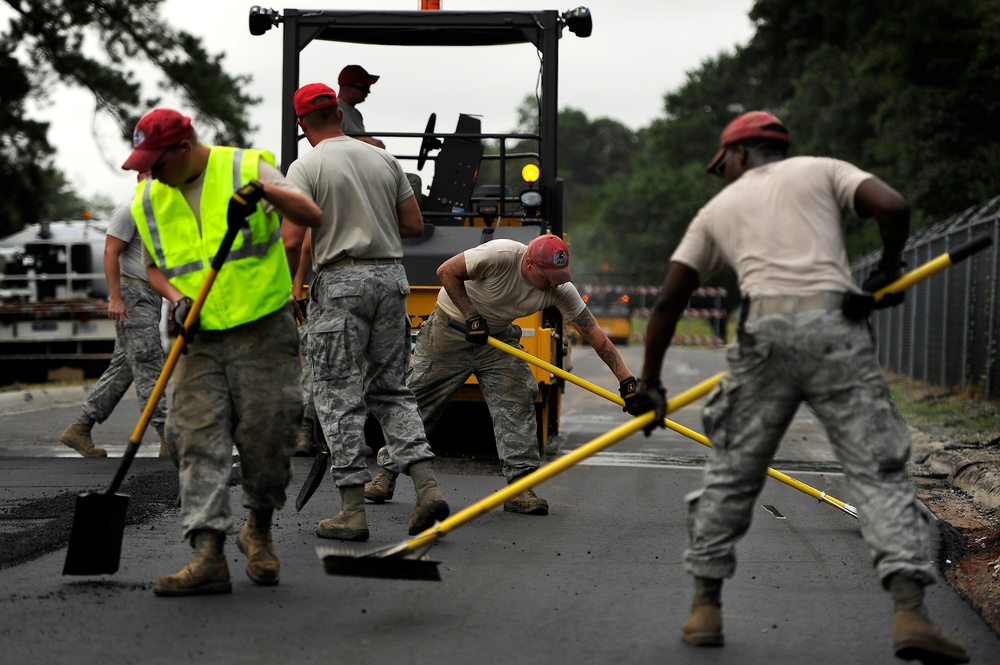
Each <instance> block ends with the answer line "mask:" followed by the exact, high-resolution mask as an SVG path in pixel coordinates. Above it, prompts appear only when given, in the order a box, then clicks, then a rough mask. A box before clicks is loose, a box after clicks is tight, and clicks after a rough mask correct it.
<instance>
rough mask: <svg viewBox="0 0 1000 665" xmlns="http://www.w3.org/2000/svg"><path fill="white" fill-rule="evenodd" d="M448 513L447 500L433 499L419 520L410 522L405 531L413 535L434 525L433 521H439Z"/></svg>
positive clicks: (449, 512)
mask: <svg viewBox="0 0 1000 665" xmlns="http://www.w3.org/2000/svg"><path fill="white" fill-rule="evenodd" d="M450 514H451V508H449V507H448V504H447V502H445V501H440V500H438V501H435V502H434V503H432V504H431V505H429V506H427V509H426V511H425V512H424V514H423V516H422V517H421V518H420V520H419V521H417V522H411V523H410V525H409V527H408V530H407V533H409V534H410V535H411V536H415V535H417V534H418V533H421V532H423V531H426V530H427V529H429V528H431V527H432V526H434V523H435V522H440V521H441V520H443V519H444V518H446V517H448V515H450Z"/></svg>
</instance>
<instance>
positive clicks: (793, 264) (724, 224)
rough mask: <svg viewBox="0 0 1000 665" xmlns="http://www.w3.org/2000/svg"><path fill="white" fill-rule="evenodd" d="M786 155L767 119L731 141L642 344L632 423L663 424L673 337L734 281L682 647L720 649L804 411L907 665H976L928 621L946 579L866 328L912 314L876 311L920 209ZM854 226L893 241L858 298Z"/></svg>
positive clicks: (715, 166)
mask: <svg viewBox="0 0 1000 665" xmlns="http://www.w3.org/2000/svg"><path fill="white" fill-rule="evenodd" d="M790 143H791V138H790V136H789V133H788V130H787V129H786V128H785V126H784V125H783V124H782V123H781V121H779V120H778V118H776V117H774V116H773V115H771V114H770V113H764V112H762V111H751V112H750V113H745V114H743V115H741V116H739V117H737V118H736V119H735V120H733V121H732V122H731V123H730V124H729V125H728V126H727V127H726V128H725V130H724V131H723V132H722V140H721V147H720V149H719V152H718V154H716V156H715V158H714V159H713V160H712V162H711V163H710V164H709V166H708V171H709V173H711V174H713V175H717V176H719V177H721V178H723V179H724V180H725V181H726V185H727V186H726V188H725V189H723V190H722V191H721V192H719V193H718V194H717V195H716V196H715V197H714V198H713V199H712V200H711V201H709V202H708V203H707V204H706V205H705V206H704V207H703V208H702V209H701V210H700V211H699V212H698V215H697V216H696V217H695V218H694V220H693V221H692V222H691V225H690V226H689V227H688V230H687V232H686V234H685V235H684V238H683V239H682V240H681V243H680V245H679V246H678V247H677V249H676V251H675V252H674V254H673V257H672V258H671V263H670V267H669V269H668V270H667V274H666V277H665V278H664V281H663V286H662V287H661V288H660V292H659V295H658V296H657V300H656V303H655V305H654V307H653V313H652V316H651V317H650V319H649V326H648V328H647V330H646V355H645V363H644V366H643V370H642V374H641V376H640V384H639V391H638V392H637V393H636V394H635V395H634V396H633V397H632V398H630V399H629V400H626V410H627V411H628V412H629V413H631V414H633V415H640V414H642V413H646V412H648V411H650V410H654V409H655V410H656V411H657V412H658V413H659V414H660V416H662V413H663V408H664V400H665V393H664V390H663V387H662V386H661V384H660V371H661V367H662V365H663V359H664V356H665V354H666V351H667V348H668V347H669V345H670V341H671V338H672V337H673V332H674V329H675V327H676V325H677V321H678V319H679V318H680V316H681V314H682V312H683V310H684V308H685V307H686V306H687V302H688V300H689V299H690V297H691V293H692V292H693V291H694V289H695V288H696V287H697V286H698V284H699V283H700V282H701V281H702V280H704V279H706V278H708V277H709V276H710V275H711V274H712V273H714V272H715V271H716V270H718V269H719V268H721V267H722V266H723V264H728V265H730V266H732V267H733V268H734V269H735V270H736V273H737V276H738V278H739V285H740V291H741V292H742V293H743V309H742V315H741V319H740V325H739V331H738V336H737V340H736V343H735V344H734V345H733V346H732V347H731V348H730V349H729V351H728V359H729V371H728V372H727V373H726V375H725V377H724V378H723V379H722V383H721V384H720V386H719V389H718V390H716V391H715V392H714V393H713V395H712V397H711V399H710V401H709V403H708V405H707V406H706V408H705V413H704V421H705V430H706V434H707V435H708V437H709V438H710V439H711V440H712V442H713V443H714V444H715V446H714V447H713V448H712V452H711V454H710V456H709V458H708V462H707V464H706V466H705V477H704V482H703V486H702V488H701V489H699V490H696V491H695V492H692V493H691V494H690V495H688V496H687V498H686V499H687V503H688V510H689V518H688V525H689V527H688V528H689V533H688V548H687V550H686V551H685V552H684V564H685V568H686V569H687V571H688V572H689V573H691V574H692V575H693V576H694V578H695V591H694V601H693V603H692V605H693V607H692V611H691V615H690V616H689V617H688V619H687V620H686V621H685V622H684V625H683V627H682V629H681V637H682V639H683V640H684V641H685V642H688V643H690V644H694V645H696V646H720V645H722V644H723V634H722V611H721V604H722V601H721V590H722V580H723V579H725V578H727V577H732V576H733V575H734V573H735V570H736V554H735V546H736V543H737V541H739V539H740V538H741V537H742V536H743V534H744V533H745V532H746V531H747V529H748V528H749V526H750V520H751V516H752V513H753V509H754V505H755V503H756V499H757V496H758V495H759V494H760V491H761V488H762V486H763V484H764V479H765V478H766V477H767V470H768V465H769V464H770V463H771V459H772V458H773V457H774V454H775V451H776V450H777V446H778V443H779V441H780V440H781V437H782V436H783V435H784V433H785V430H786V429H787V427H788V424H789V423H790V422H791V420H792V418H793V417H794V416H795V413H796V411H797V410H798V408H799V405H800V404H801V402H803V401H805V402H807V403H808V404H809V406H810V407H811V408H812V410H813V412H814V413H815V414H816V416H817V417H818V418H819V419H820V421H821V422H822V423H823V425H824V426H825V428H826V431H827V433H828V435H829V438H830V443H831V444H832V446H833V449H834V452H835V454H836V455H837V459H838V460H839V461H840V463H841V464H842V465H843V467H844V474H845V476H846V478H847V482H848V487H849V490H850V493H851V494H852V495H853V496H854V497H855V503H856V505H857V509H858V517H859V520H860V524H861V533H862V535H863V536H864V538H865V539H866V540H867V541H868V544H869V547H870V549H871V552H872V556H873V560H874V564H875V568H876V572H877V574H878V577H879V580H880V581H881V583H882V586H883V587H884V588H885V589H887V590H888V591H889V592H890V593H891V595H892V598H893V600H894V602H895V623H894V626H893V641H894V644H893V649H894V651H895V653H896V656H897V657H899V658H903V659H906V660H914V659H919V660H921V661H923V662H934V663H965V662H968V660H969V658H968V655H967V654H966V652H965V648H964V647H963V646H962V645H961V644H960V643H958V642H956V641H954V640H951V639H949V638H948V637H946V636H945V635H944V634H942V633H941V632H940V631H939V630H938V629H937V628H936V627H934V625H933V624H932V623H931V622H930V620H929V619H928V618H927V611H926V609H925V608H924V604H923V598H924V586H925V585H927V584H930V583H932V582H933V581H934V579H935V573H934V564H933V562H932V561H931V556H930V554H931V553H930V551H929V538H928V532H927V516H926V509H924V508H923V507H922V506H921V504H920V502H919V501H918V500H917V498H916V494H915V492H914V490H913V488H912V487H911V486H910V484H909V482H908V480H907V474H906V460H907V458H908V457H909V452H910V441H909V434H908V429H907V425H906V421H904V420H903V418H902V416H901V415H900V413H899V411H898V409H897V408H896V406H895V404H894V403H893V402H892V399H891V397H890V396H889V389H888V387H887V386H886V383H885V379H884V377H883V376H882V371H881V369H880V368H879V365H878V361H877V358H876V356H875V351H874V348H873V343H872V336H871V331H870V329H869V327H868V322H867V317H868V314H869V313H870V312H871V309H872V307H873V306H874V307H880V306H886V305H892V304H898V303H899V302H900V301H901V297H900V298H896V299H892V300H889V301H888V302H886V300H885V299H883V300H882V301H880V302H879V303H878V304H877V305H876V304H874V303H873V301H872V299H871V296H870V293H871V292H874V291H877V290H879V289H880V288H881V287H883V286H885V285H887V284H889V283H890V282H892V281H893V280H894V279H895V278H896V277H897V276H898V275H899V274H900V267H901V262H900V254H901V252H902V250H903V246H904V244H905V243H906V238H907V235H908V233H909V224H910V211H909V206H908V205H907V203H906V200H905V199H904V198H903V197H902V196H901V195H900V194H898V193H897V192H896V191H895V190H893V189H892V188H891V187H889V186H888V185H886V184H885V183H884V182H882V181H881V180H879V179H878V178H876V177H875V176H873V175H872V174H870V173H866V172H864V171H862V170H861V169H858V168H857V167H855V166H853V165H851V164H848V163H847V162H843V161H840V160H836V159H829V158H822V157H792V158H786V153H787V151H788V147H789V145H790ZM847 211H853V212H855V213H856V214H857V215H858V216H859V217H861V218H869V217H874V218H875V220H876V221H877V222H878V226H879V232H880V234H881V237H882V243H883V250H882V260H881V262H880V264H879V267H878V269H877V270H876V271H875V272H874V273H872V275H871V276H869V278H868V279H867V280H866V282H865V283H864V285H863V286H862V288H861V289H858V287H856V286H855V285H854V282H853V280H852V279H851V271H850V266H849V264H848V260H847V252H846V250H845V247H844V215H845V212H847ZM662 420H663V419H662V417H658V418H657V420H656V421H655V422H657V423H658V424H660V425H661V426H662V424H663V423H662ZM651 427H652V426H651Z"/></svg>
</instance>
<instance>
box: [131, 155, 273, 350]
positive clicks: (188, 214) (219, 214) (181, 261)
mask: <svg viewBox="0 0 1000 665" xmlns="http://www.w3.org/2000/svg"><path fill="white" fill-rule="evenodd" d="M261 159H265V160H266V161H268V163H270V164H272V165H273V164H274V157H273V156H272V155H271V154H270V153H267V152H264V151H259V150H246V151H244V150H240V149H236V148H226V147H216V146H213V147H212V148H211V154H210V156H209V161H208V164H207V165H206V173H205V181H204V183H203V186H202V192H201V199H200V201H199V204H198V205H199V207H200V218H201V228H200V229H199V227H198V223H197V219H196V218H195V216H194V213H193V211H192V210H191V208H190V206H189V205H188V203H187V201H186V200H185V198H184V195H183V193H182V192H181V191H180V190H178V189H175V188H171V187H169V186H167V185H164V184H163V183H158V182H154V181H153V180H152V179H151V178H147V179H146V180H145V181H144V182H143V183H141V184H140V185H139V186H138V187H137V191H136V199H135V200H134V201H133V204H132V213H133V216H134V217H135V219H136V223H137V226H138V228H139V232H140V235H142V238H143V242H144V243H145V244H146V247H147V249H148V250H149V252H150V253H151V254H152V255H153V256H154V258H155V260H156V264H157V266H159V268H160V269H161V270H163V272H164V274H165V275H166V276H167V278H168V279H169V280H170V282H171V283H172V284H173V285H174V286H176V287H177V288H178V289H179V290H180V291H181V292H182V293H184V295H186V296H188V297H192V298H193V297H195V296H197V293H198V290H199V289H200V287H201V284H202V283H203V282H204V279H205V277H206V276H207V275H208V270H209V268H210V266H211V262H212V259H213V258H214V256H215V252H217V251H218V247H219V244H220V242H221V240H222V237H223V235H224V234H225V231H226V228H227V221H226V216H227V215H226V213H227V211H228V207H229V202H230V200H231V198H232V193H233V192H234V191H236V190H237V189H239V188H240V187H241V186H242V185H243V184H244V183H246V182H249V181H250V180H253V179H256V178H257V177H258V175H259V173H258V171H259V164H260V160H261ZM281 240H282V239H281V224H280V220H279V219H278V217H277V214H276V213H273V212H272V213H270V214H265V213H264V212H263V207H262V206H261V205H258V206H257V209H256V211H255V212H254V213H253V214H252V215H250V218H249V226H248V227H245V228H242V229H240V231H239V234H238V235H237V237H236V239H235V240H234V242H233V247H232V249H231V250H230V252H229V254H228V255H227V257H226V261H225V264H224V267H223V269H222V270H220V272H219V274H218V276H217V277H216V282H215V284H214V285H213V287H212V290H211V292H210V293H209V296H208V299H207V300H206V302H205V306H204V308H203V309H202V315H201V325H202V328H203V329H205V330H225V329H228V328H232V327H235V326H237V325H240V324H243V323H248V322H250V321H254V320H256V319H258V318H260V317H261V316H264V315H266V314H270V313H271V312H274V311H276V310H277V309H279V308H281V307H282V306H283V305H284V304H285V303H286V302H287V300H288V296H289V294H290V293H291V275H290V274H289V271H288V262H287V260H286V257H285V251H284V245H283V243H282V242H281Z"/></svg>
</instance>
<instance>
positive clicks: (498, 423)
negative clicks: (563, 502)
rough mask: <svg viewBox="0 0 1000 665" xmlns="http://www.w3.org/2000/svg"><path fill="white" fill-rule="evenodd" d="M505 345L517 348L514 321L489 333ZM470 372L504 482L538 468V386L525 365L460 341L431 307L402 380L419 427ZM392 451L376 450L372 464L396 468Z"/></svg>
mask: <svg viewBox="0 0 1000 665" xmlns="http://www.w3.org/2000/svg"><path fill="white" fill-rule="evenodd" d="M492 334H493V336H494V337H496V338H497V339H499V340H500V341H502V342H505V343H506V344H510V345H511V346H513V347H515V348H518V349H520V348H521V346H520V341H521V328H520V327H518V326H515V325H512V326H510V327H509V328H508V329H507V330H504V331H495V332H492ZM473 374H475V376H476V380H477V381H478V382H479V387H480V389H481V390H482V392H483V398H484V399H485V400H486V405H487V406H488V407H489V410H490V416H491V417H492V418H493V434H494V436H495V437H496V442H497V454H498V455H499V457H500V459H501V460H502V461H503V474H504V476H505V477H506V478H507V481H508V482H510V481H512V480H514V479H516V478H519V477H520V476H523V475H524V474H526V473H530V472H532V471H534V470H535V469H537V468H538V465H539V454H538V434H537V431H536V426H535V398H536V397H537V396H538V384H537V382H536V381H535V376H534V374H533V373H532V371H531V368H530V367H529V366H528V363H526V362H524V361H523V360H520V359H518V358H515V357H514V356H512V355H510V354H509V353H504V352H503V351H501V350H499V349H494V348H493V347H492V346H478V345H476V344H470V343H469V342H467V341H465V335H464V334H463V333H461V332H459V331H457V330H455V329H454V328H451V327H449V326H448V316H447V315H446V314H445V313H444V312H442V311H441V310H439V309H437V308H435V309H434V311H433V312H432V313H431V315H430V316H429V317H427V320H426V321H424V323H423V325H422V326H421V327H420V333H419V334H418V335H417V343H416V346H415V347H414V349H413V357H412V358H411V359H410V369H409V370H408V371H407V373H406V384H407V385H408V386H409V387H410V389H411V390H413V394H414V395H416V398H417V404H419V405H420V416H421V418H422V419H423V422H424V427H425V428H426V429H427V431H431V430H432V429H433V428H434V425H435V424H436V423H437V421H438V419H439V418H440V417H441V414H443V413H444V411H445V408H446V407H447V406H448V403H449V402H450V401H451V399H452V397H454V396H455V393H456V392H458V390H459V388H461V387H462V385H463V384H465V381H466V380H467V379H468V378H469V377H470V376H472V375H473ZM393 452H394V451H393V450H392V449H391V448H389V449H388V450H386V448H383V449H382V450H380V451H379V459H378V462H379V464H380V465H382V466H385V467H386V468H388V469H389V470H390V471H396V469H397V468H398V462H397V461H396V460H395V459H394V457H395V456H394V454H393Z"/></svg>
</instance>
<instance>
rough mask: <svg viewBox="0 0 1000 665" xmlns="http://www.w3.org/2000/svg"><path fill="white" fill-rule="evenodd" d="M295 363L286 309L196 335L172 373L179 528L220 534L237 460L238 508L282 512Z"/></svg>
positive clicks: (170, 425)
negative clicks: (236, 457) (234, 457)
mask: <svg viewBox="0 0 1000 665" xmlns="http://www.w3.org/2000/svg"><path fill="white" fill-rule="evenodd" d="M301 375H302V362H301V360H300V359H299V343H298V333H297V332H296V330H295V319H294V317H293V316H292V314H291V311H290V309H289V308H288V307H283V308H282V309H280V310H278V311H277V312H274V313H272V314H268V315H267V316H264V317H261V318H260V319H257V320H256V321H252V322H250V323H246V324H244V325H241V326H238V327H236V328H231V329H229V330H222V331H214V330H212V331H205V330H202V331H200V332H198V334H197V335H196V336H195V338H194V341H193V342H192V343H191V344H190V345H189V346H188V352H187V353H186V354H184V355H183V356H181V359H180V361H179V362H178V363H177V369H176V371H175V373H174V393H173V403H172V405H171V408H170V412H169V413H168V414H167V439H168V440H169V441H170V444H171V446H174V447H176V452H177V455H178V458H179V474H180V497H181V527H182V529H183V533H184V537H185V538H188V537H189V536H190V534H191V532H192V531H194V530H196V529H211V530H214V531H223V532H227V531H229V530H230V529H231V527H232V525H233V518H232V513H231V511H230V506H229V489H228V485H229V476H230V473H231V471H232V466H233V460H232V454H233V445H234V444H235V446H236V449H237V451H238V452H239V456H240V474H241V484H242V496H241V503H242V504H243V506H244V507H246V508H250V509H257V508H281V507H282V506H284V505H285V499H286V496H285V489H286V488H287V487H288V483H289V481H291V463H290V461H289V460H290V458H291V456H292V453H293V452H294V450H295V436H296V434H297V433H298V429H299V424H300V423H301V421H302V387H301Z"/></svg>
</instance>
